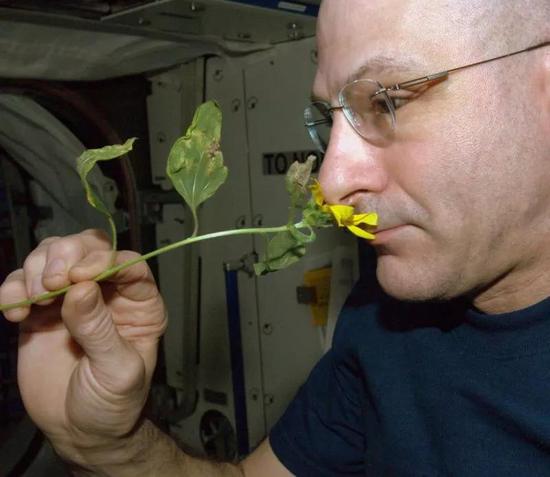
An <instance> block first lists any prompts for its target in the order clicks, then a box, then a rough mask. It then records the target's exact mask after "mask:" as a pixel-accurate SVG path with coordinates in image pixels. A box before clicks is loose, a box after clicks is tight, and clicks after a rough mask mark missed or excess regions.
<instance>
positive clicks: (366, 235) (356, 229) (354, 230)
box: [348, 225, 376, 240]
mask: <svg viewBox="0 0 550 477" xmlns="http://www.w3.org/2000/svg"><path fill="white" fill-rule="evenodd" d="M348 230H349V231H350V232H351V233H353V234H354V235H357V236H358V237H361V238H364V239H367V240H374V239H375V238H376V237H375V236H374V234H371V233H370V232H367V231H366V230H363V229H362V228H360V227H357V226H355V225H349V226H348Z"/></svg>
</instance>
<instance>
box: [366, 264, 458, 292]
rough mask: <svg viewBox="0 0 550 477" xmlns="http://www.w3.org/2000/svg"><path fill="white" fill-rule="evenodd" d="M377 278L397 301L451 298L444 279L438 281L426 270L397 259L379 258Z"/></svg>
mask: <svg viewBox="0 0 550 477" xmlns="http://www.w3.org/2000/svg"><path fill="white" fill-rule="evenodd" d="M376 276H377V279H378V283H379V284H380V286H381V287H382V289H383V290H384V291H385V292H386V293H387V294H388V295H390V296H391V297H393V298H395V299H397V300H401V301H410V302H423V301H432V300H438V301H440V300H447V299H449V298H450V297H448V296H447V295H448V290H446V287H445V286H443V284H444V283H445V280H444V279H441V278H439V279H438V278H437V277H435V274H433V273H430V272H429V270H427V269H426V268H423V267H416V266H412V265H410V266H406V265H405V264H403V263H399V259H397V258H396V257H391V256H380V257H378V263H377V268H376Z"/></svg>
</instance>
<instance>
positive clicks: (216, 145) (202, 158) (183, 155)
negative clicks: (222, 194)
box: [166, 101, 227, 214]
mask: <svg viewBox="0 0 550 477" xmlns="http://www.w3.org/2000/svg"><path fill="white" fill-rule="evenodd" d="M221 122H222V114H221V110H220V108H219V106H218V105H217V104H216V103H215V102H214V101H208V102H206V103H204V104H201V105H200V106H199V107H198V108H197V111H196V112H195V117H194V118H193V121H192V123H191V126H189V129H188V130H187V132H186V134H185V136H183V137H181V138H179V139H178V140H177V141H176V142H175V143H174V145H173V146H172V149H171V150H170V154H169V156H168V164H167V167H166V172H167V174H168V177H169V178H170V180H171V181H172V184H173V185H174V188H175V189H176V190H177V191H178V193H179V194H180V195H181V196H182V197H183V199H184V200H185V202H186V203H187V205H188V206H189V207H190V208H191V210H192V211H193V214H195V212H196V210H197V207H198V206H199V205H200V204H201V203H202V202H204V201H205V200H206V199H208V198H209V197H211V196H212V195H214V193H215V192H216V191H217V190H218V188H219V187H220V186H221V185H222V184H223V183H224V182H225V180H226V179H227V167H225V166H224V164H223V155H222V153H221V150H220V136H221Z"/></svg>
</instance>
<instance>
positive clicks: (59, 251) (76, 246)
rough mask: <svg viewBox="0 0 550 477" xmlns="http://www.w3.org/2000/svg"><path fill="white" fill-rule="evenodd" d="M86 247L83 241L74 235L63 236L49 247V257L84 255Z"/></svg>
mask: <svg viewBox="0 0 550 477" xmlns="http://www.w3.org/2000/svg"><path fill="white" fill-rule="evenodd" d="M83 253H84V249H83V246H82V242H81V241H80V240H78V239H77V238H76V236H74V235H70V236H68V237H62V238H60V239H59V240H56V241H55V242H52V243H51V244H50V246H49V248H48V257H49V258H51V257H67V256H71V257H72V256H82V255H83Z"/></svg>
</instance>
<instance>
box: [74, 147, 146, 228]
mask: <svg viewBox="0 0 550 477" xmlns="http://www.w3.org/2000/svg"><path fill="white" fill-rule="evenodd" d="M135 140H136V138H135V137H134V138H131V139H128V140H127V141H126V142H125V143H124V144H116V145H113V146H105V147H102V148H100V149H87V150H86V151H84V152H83V153H82V154H81V155H80V156H79V157H78V159H77V160H76V170H77V172H78V175H79V176H80V181H81V182H82V185H83V186H84V190H85V191H86V199H87V200H88V202H89V204H90V205H91V206H92V207H94V208H95V209H96V210H98V211H99V212H101V213H102V214H103V215H106V216H107V217H108V218H109V219H112V216H111V212H110V211H109V209H108V208H107V206H106V205H105V204H104V202H103V200H102V199H101V195H100V193H99V191H98V190H96V188H95V186H94V185H93V184H90V183H89V182H88V181H87V176H88V173H89V172H90V171H91V170H92V169H93V167H94V166H95V164H96V163H97V162H98V161H108V160H110V159H115V158H117V157H120V156H123V155H124V154H127V153H128V152H129V151H131V150H132V147H133V145H134V141H135Z"/></svg>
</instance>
